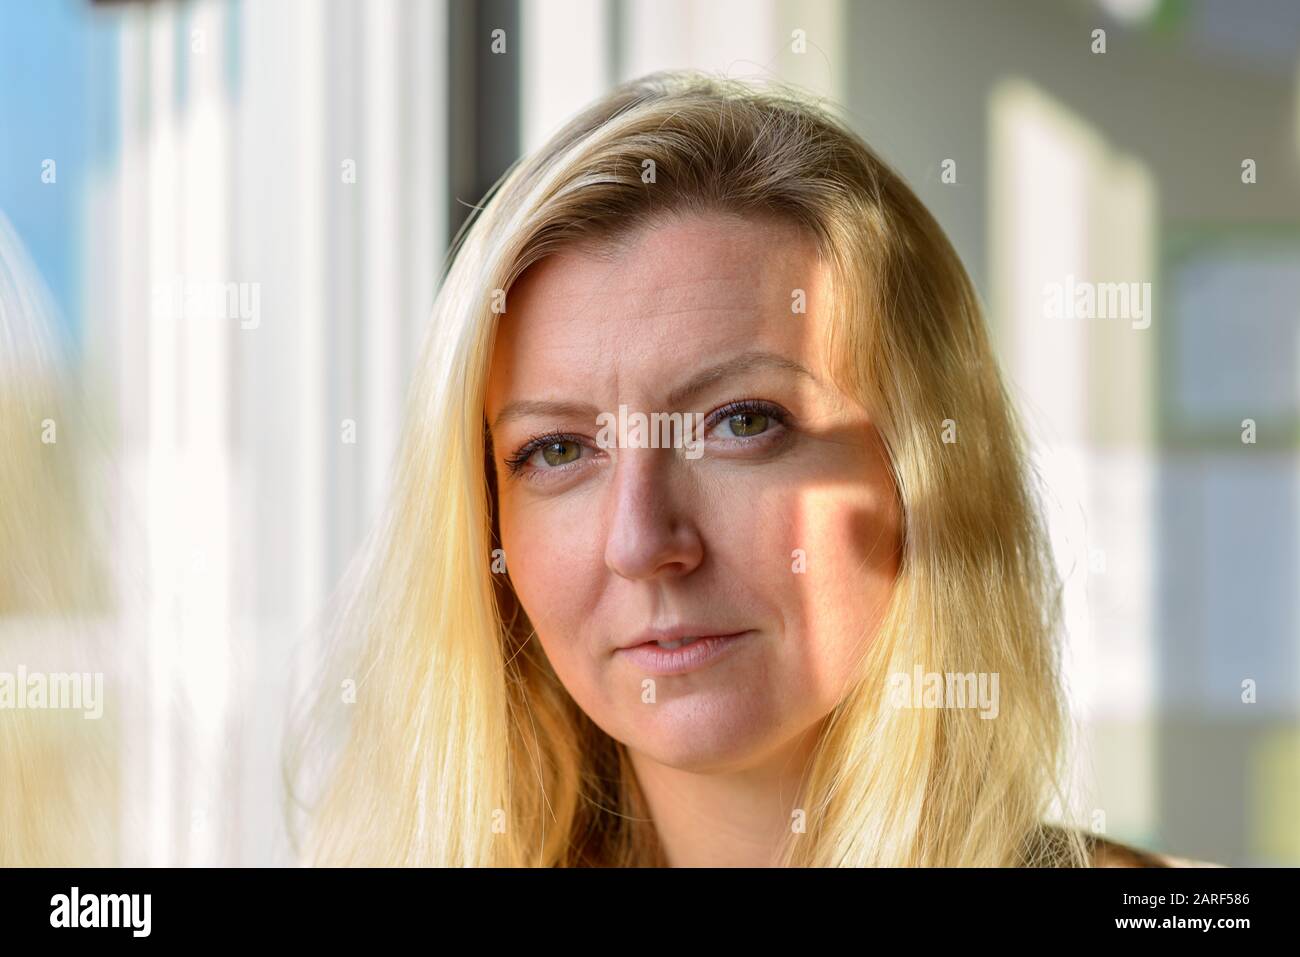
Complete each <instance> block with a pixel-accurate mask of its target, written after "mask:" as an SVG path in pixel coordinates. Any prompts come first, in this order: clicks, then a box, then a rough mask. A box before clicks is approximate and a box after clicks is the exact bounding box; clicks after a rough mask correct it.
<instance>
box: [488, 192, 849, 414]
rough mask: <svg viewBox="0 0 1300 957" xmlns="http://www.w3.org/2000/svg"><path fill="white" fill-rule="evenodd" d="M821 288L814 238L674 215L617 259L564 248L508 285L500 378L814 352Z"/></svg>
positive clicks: (498, 357)
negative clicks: (746, 353) (751, 353)
mask: <svg viewBox="0 0 1300 957" xmlns="http://www.w3.org/2000/svg"><path fill="white" fill-rule="evenodd" d="M825 284H826V271H825V269H824V267H823V265H822V264H821V262H820V260H819V258H818V256H817V253H816V247H815V244H814V243H813V241H812V239H811V238H810V237H808V236H807V235H806V234H804V233H803V232H802V231H800V230H798V229H797V228H796V227H793V226H791V225H788V224H785V223H780V222H778V223H774V222H771V221H768V220H757V221H743V220H737V219H735V218H726V219H703V218H691V219H682V220H678V221H673V222H669V223H666V224H663V225H659V226H656V227H654V228H652V229H648V230H645V231H644V232H643V234H642V235H640V236H637V237H634V238H632V240H631V241H630V242H627V243H626V245H623V246H622V247H621V251H620V252H619V254H618V255H616V256H615V257H613V258H605V257H596V256H592V255H588V254H584V253H583V252H581V251H580V250H566V251H564V252H561V253H557V254H555V255H554V256H551V257H548V258H547V259H544V260H542V261H541V262H539V263H537V264H535V265H534V266H533V267H531V268H530V269H529V270H528V271H526V272H525V274H524V275H523V276H522V277H521V278H520V280H519V281H518V282H517V283H516V284H515V286H514V287H513V288H512V289H511V290H510V293H509V296H508V297H507V308H506V311H505V313H504V314H503V315H502V316H501V320H500V324H499V326H498V330H497V338H496V343H495V347H494V350H493V361H492V378H493V380H494V385H496V386H497V389H496V391H498V392H499V391H500V388H501V387H502V386H505V385H507V384H513V385H517V386H520V387H524V388H526V387H528V386H529V385H541V384H548V383H549V384H554V383H555V382H556V380H557V378H561V377H565V376H566V373H567V372H569V371H572V372H575V373H578V374H582V373H584V372H585V373H588V374H589V373H590V372H591V371H592V370H594V369H608V368H609V367H610V366H611V365H612V364H619V365H622V366H624V367H635V366H637V365H638V364H644V365H646V366H649V367H655V368H657V369H658V370H659V374H664V373H665V372H666V370H667V369H668V368H671V367H672V365H677V364H682V363H686V362H687V361H688V360H691V359H692V358H699V359H701V360H709V359H714V360H716V359H718V358H725V356H724V355H721V353H723V352H728V351H739V350H749V349H754V348H765V349H768V350H771V351H774V352H777V353H782V354H788V355H790V356H791V357H792V358H798V357H803V358H810V349H811V348H812V346H813V345H814V344H815V342H816V341H817V340H819V339H820V336H817V335H814V334H813V331H814V330H813V327H814V326H815V325H816V324H817V323H818V322H819V321H820V317H821V314H822V313H824V312H825V310H824V309H822V308H820V307H821V304H822V300H823V299H824V298H825V295H826V289H825ZM530 380H535V381H530ZM491 391H492V390H490V392H491Z"/></svg>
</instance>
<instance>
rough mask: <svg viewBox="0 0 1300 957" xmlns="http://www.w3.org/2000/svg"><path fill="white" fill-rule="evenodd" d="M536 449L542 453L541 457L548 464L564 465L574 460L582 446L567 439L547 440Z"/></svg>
mask: <svg viewBox="0 0 1300 957" xmlns="http://www.w3.org/2000/svg"><path fill="white" fill-rule="evenodd" d="M537 451H539V452H541V453H542V458H543V459H545V460H546V463H547V464H548V465H566V464H568V463H569V462H572V461H575V460H576V459H577V458H578V456H579V455H580V454H581V453H582V446H581V445H579V444H578V443H577V442H572V441H569V440H568V439H565V440H562V441H559V442H549V443H547V444H546V445H544V446H542V447H541V448H540V449H538V450H537Z"/></svg>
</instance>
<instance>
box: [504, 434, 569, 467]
mask: <svg viewBox="0 0 1300 957" xmlns="http://www.w3.org/2000/svg"><path fill="white" fill-rule="evenodd" d="M580 458H582V443H581V442H579V441H578V440H577V439H575V438H572V437H570V436H565V435H540V436H537V437H536V438H534V439H533V440H532V441H530V442H528V443H526V444H525V445H524V446H523V448H521V449H520V450H519V451H518V452H516V453H515V454H514V455H512V456H510V457H509V458H507V459H506V467H507V468H508V469H509V471H510V474H511V475H518V474H520V473H521V472H523V471H525V469H526V467H528V466H529V465H531V466H532V469H533V470H534V471H537V472H548V471H552V470H557V469H560V468H562V467H563V466H565V465H571V464H572V463H574V462H576V461H578V460H579V459H580Z"/></svg>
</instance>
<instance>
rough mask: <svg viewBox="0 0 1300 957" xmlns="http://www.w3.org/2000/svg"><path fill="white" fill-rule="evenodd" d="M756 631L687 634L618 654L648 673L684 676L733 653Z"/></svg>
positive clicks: (644, 644)
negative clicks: (726, 633) (724, 633)
mask: <svg viewBox="0 0 1300 957" xmlns="http://www.w3.org/2000/svg"><path fill="white" fill-rule="evenodd" d="M754 634H755V632H753V631H738V632H734V633H732V634H728V635H696V636H691V635H684V636H682V637H680V638H668V639H657V640H652V641H645V642H642V643H640V644H636V645H631V646H629V647H626V648H620V649H619V650H618V652H617V654H620V655H623V656H624V657H627V658H628V659H630V660H631V661H632V662H634V663H635V664H636V665H637V666H638V667H639V668H640V669H641V670H642V671H644V672H646V673H647V674H653V675H663V676H667V675H680V674H685V673H686V672H688V671H694V670H696V669H697V668H702V667H704V666H705V665H706V664H711V663H712V662H714V661H716V660H717V659H718V658H720V657H721V656H723V655H726V654H729V653H731V651H733V650H734V649H736V648H738V647H740V646H742V645H744V644H747V643H748V642H747V641H746V639H747V638H752V637H753V636H754Z"/></svg>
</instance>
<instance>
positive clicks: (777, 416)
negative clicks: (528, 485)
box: [506, 399, 791, 475]
mask: <svg viewBox="0 0 1300 957" xmlns="http://www.w3.org/2000/svg"><path fill="white" fill-rule="evenodd" d="M746 412H756V413H758V414H759V415H762V416H764V417H765V418H768V419H772V420H774V421H775V422H777V424H779V425H781V426H784V427H787V428H788V427H789V424H790V420H791V416H790V414H789V413H788V412H786V411H785V410H784V409H782V408H781V407H780V406H778V405H775V404H773V403H771V402H767V401H764V400H763V399H739V400H737V401H735V402H728V403H727V404H726V405H724V406H722V407H721V408H719V409H717V410H716V411H714V412H713V413H712V414H711V415H710V416H709V417H708V419H706V420H705V432H706V434H707V433H708V432H709V431H711V430H712V429H713V427H714V426H715V425H717V424H719V423H721V422H723V421H725V420H727V419H730V418H731V417H732V416H736V415H743V414H744V413H746ZM766 435H767V432H766V431H764V432H760V433H759V434H758V435H757V436H753V437H752V438H745V437H741V436H737V441H741V442H747V441H761V440H762V438H763V437H764V436H766ZM556 442H577V443H580V444H581V442H582V437H581V436H578V435H573V434H572V433H569V432H545V433H541V434H537V435H532V436H529V438H528V441H527V442H525V443H524V445H523V447H522V448H520V449H519V451H517V452H515V453H514V455H511V456H509V457H507V458H506V468H507V469H508V470H509V472H510V474H511V475H518V474H519V473H520V472H522V471H523V468H524V466H525V465H526V464H527V463H528V460H529V459H530V458H532V457H533V454H534V453H536V452H537V450H538V449H541V448H545V447H546V446H548V445H552V444H554V443H556ZM563 469H564V466H562V465H561V466H556V467H554V468H547V469H544V471H548V472H559V471H562V470H563Z"/></svg>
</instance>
